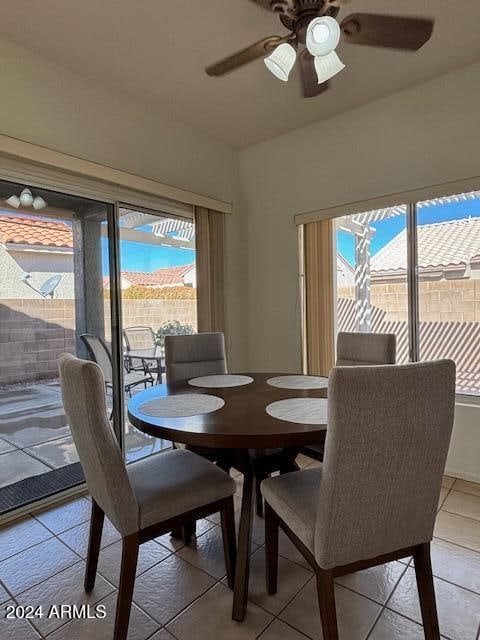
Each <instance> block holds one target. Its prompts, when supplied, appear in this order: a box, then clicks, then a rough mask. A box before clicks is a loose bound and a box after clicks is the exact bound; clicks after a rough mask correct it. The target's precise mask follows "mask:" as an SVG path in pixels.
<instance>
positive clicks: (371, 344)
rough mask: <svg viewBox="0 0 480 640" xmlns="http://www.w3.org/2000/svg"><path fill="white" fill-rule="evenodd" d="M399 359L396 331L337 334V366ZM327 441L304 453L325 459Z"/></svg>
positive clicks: (311, 446)
mask: <svg viewBox="0 0 480 640" xmlns="http://www.w3.org/2000/svg"><path fill="white" fill-rule="evenodd" d="M396 359H397V336H396V335H395V334H394V333H361V332H356V333H348V332H346V331H340V332H339V334H338V336H337V362H336V366H337V367H358V366H373V365H376V364H395V362H396ZM324 448H325V443H321V444H313V445H309V446H307V447H303V448H302V453H304V454H305V455H307V456H309V457H310V458H313V459H314V460H318V461H319V462H321V461H322V460H323V455H324Z"/></svg>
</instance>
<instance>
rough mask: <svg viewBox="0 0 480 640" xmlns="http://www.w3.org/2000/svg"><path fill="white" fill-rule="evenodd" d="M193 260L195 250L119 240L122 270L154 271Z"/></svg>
mask: <svg viewBox="0 0 480 640" xmlns="http://www.w3.org/2000/svg"><path fill="white" fill-rule="evenodd" d="M102 256H103V273H104V275H108V246H107V239H106V238H102ZM194 260H195V251H192V250H191V249H177V248H174V247H160V246H158V245H146V244H144V243H140V242H125V241H120V269H121V270H122V271H147V272H151V271H155V270H156V269H163V268H165V267H176V266H180V265H182V264H191V263H192V262H194Z"/></svg>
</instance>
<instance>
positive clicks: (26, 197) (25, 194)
mask: <svg viewBox="0 0 480 640" xmlns="http://www.w3.org/2000/svg"><path fill="white" fill-rule="evenodd" d="M20 202H21V203H22V204H23V206H24V207H31V206H32V204H33V196H32V192H31V191H30V189H24V190H23V191H22V193H21V194H20Z"/></svg>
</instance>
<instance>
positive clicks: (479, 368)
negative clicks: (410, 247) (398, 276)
mask: <svg viewBox="0 0 480 640" xmlns="http://www.w3.org/2000/svg"><path fill="white" fill-rule="evenodd" d="M417 220H418V226H417V244H418V296H419V313H420V323H419V344H420V359H421V360H435V359H438V358H452V359H453V360H454V361H455V363H456V365H457V392H458V393H462V394H468V395H480V193H479V192H478V191H477V192H472V193H465V194H459V195H456V196H451V197H447V198H440V199H437V200H429V201H426V202H419V203H417Z"/></svg>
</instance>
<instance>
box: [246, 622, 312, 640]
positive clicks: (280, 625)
mask: <svg viewBox="0 0 480 640" xmlns="http://www.w3.org/2000/svg"><path fill="white" fill-rule="evenodd" d="M306 638H307V636H304V635H303V633H300V631H297V630H296V629H294V628H293V627H291V626H290V625H288V624H286V623H285V622H282V621H281V620H278V619H276V620H274V621H273V622H272V624H271V625H269V626H268V627H267V628H266V629H265V631H264V632H263V633H262V635H261V636H259V637H258V640H306Z"/></svg>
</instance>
